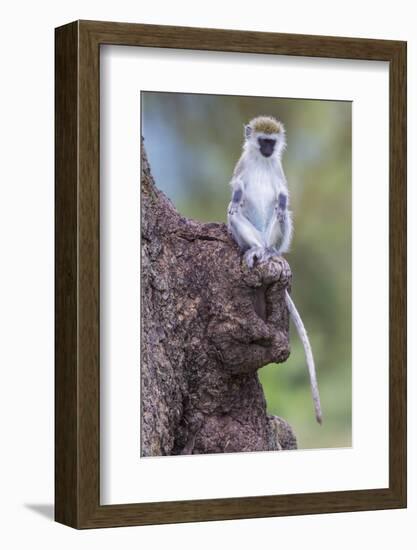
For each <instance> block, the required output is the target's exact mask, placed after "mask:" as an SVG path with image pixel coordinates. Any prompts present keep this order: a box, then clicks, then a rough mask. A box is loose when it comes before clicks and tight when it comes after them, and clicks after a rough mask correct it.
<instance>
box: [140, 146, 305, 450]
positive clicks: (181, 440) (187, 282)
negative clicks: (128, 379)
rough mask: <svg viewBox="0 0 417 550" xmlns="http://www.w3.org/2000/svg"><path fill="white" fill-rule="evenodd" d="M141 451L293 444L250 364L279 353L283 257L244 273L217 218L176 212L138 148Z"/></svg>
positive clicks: (282, 356)
mask: <svg viewBox="0 0 417 550" xmlns="http://www.w3.org/2000/svg"><path fill="white" fill-rule="evenodd" d="M141 183H142V194H141V199H142V203H141V205H142V206H141V209H142V216H141V217H142V219H141V230H142V243H141V246H142V273H141V283H142V299H141V316H142V334H141V407H142V425H141V453H142V456H157V455H175V454H200V453H226V452H227V453H229V452H238V451H271V450H280V449H293V448H296V439H295V436H294V434H293V431H292V429H291V427H290V426H289V425H288V424H287V423H286V422H285V421H284V420H282V419H281V418H279V417H273V416H269V415H267V413H266V403H265V398H264V394H263V390H262V386H261V384H260V382H259V380H258V376H257V370H258V369H259V368H261V367H262V366H264V365H266V364H268V363H271V362H275V363H280V362H283V361H285V360H286V359H287V357H288V355H289V340H288V339H289V334H288V323H289V319H288V311H287V308H286V305H285V300H284V289H285V288H286V287H287V286H288V284H289V282H290V278H291V274H290V270H289V267H288V264H287V263H286V261H285V260H284V259H283V258H277V259H274V260H270V261H269V262H268V263H264V264H261V265H259V266H256V267H255V268H253V269H252V270H249V269H248V268H247V266H246V264H245V263H244V262H243V261H242V254H241V252H240V250H239V248H238V246H237V245H236V244H235V243H234V241H233V240H232V238H231V237H230V236H229V234H228V231H227V227H226V226H225V224H221V223H200V222H197V221H194V220H189V219H186V218H184V217H182V216H181V215H180V214H179V213H178V212H177V211H176V209H175V208H174V206H173V205H172V203H171V202H170V201H169V200H168V199H167V197H166V196H165V195H164V194H163V193H162V192H161V191H159V190H158V189H157V188H156V187H155V183H154V181H153V178H152V175H151V172H150V167H149V164H148V161H147V158H146V153H145V150H144V147H143V146H142V174H141Z"/></svg>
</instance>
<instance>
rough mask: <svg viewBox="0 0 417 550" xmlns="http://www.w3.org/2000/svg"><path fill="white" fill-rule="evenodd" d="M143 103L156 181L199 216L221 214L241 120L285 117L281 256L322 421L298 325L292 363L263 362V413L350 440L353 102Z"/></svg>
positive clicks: (317, 434)
mask: <svg viewBox="0 0 417 550" xmlns="http://www.w3.org/2000/svg"><path fill="white" fill-rule="evenodd" d="M141 102H142V105H141V107H142V108H141V113H142V124H141V125H142V135H143V137H144V138H145V147H146V150H147V153H148V157H149V161H150V164H151V169H152V173H153V175H154V178H155V182H156V184H157V186H158V187H159V188H160V189H161V190H163V191H164V192H165V193H166V194H167V195H168V197H169V198H170V199H171V200H172V201H173V203H174V204H175V206H176V207H177V209H178V210H179V211H180V212H181V214H183V215H184V216H187V217H190V218H195V219H198V220H201V221H218V222H226V210H227V206H228V203H229V201H230V195H231V190H230V187H229V185H228V183H229V181H230V179H231V176H232V172H233V168H234V165H235V164H236V162H237V160H238V158H239V156H240V153H241V147H242V141H243V126H244V124H245V123H246V122H248V121H249V120H250V119H251V118H253V117H255V116H257V115H272V116H275V117H276V118H278V119H279V120H281V121H282V122H283V123H284V125H285V127H286V131H287V143H288V146H287V150H286V152H285V153H284V157H283V166H284V171H285V174H286V176H287V180H288V185H289V190H290V196H291V210H292V211H293V217H294V227H295V230H294V238H293V242H292V250H291V251H290V253H288V254H287V255H286V257H287V260H288V262H289V263H290V266H291V269H292V273H293V287H292V295H293V299H294V301H295V303H296V305H297V308H298V309H299V312H300V314H301V316H302V318H303V320H304V324H305V326H306V328H307V331H308V333H309V336H310V339H311V344H312V347H313V353H314V356H315V361H316V367H317V375H318V381H319V388H320V393H321V401H322V409H323V417H324V422H323V425H322V426H319V425H318V424H317V423H316V421H315V417H314V411H313V405H312V399H311V394H310V387H309V379H308V373H307V368H306V363H305V358H304V354H303V349H302V346H301V344H300V341H299V339H298V336H297V334H296V332H295V329H294V327H291V355H290V358H289V359H288V361H287V362H286V363H283V364H281V365H275V364H271V365H267V366H266V367H264V368H262V369H261V370H260V371H259V378H260V380H261V383H262V385H263V388H264V391H265V396H266V400H267V407H268V412H269V413H271V414H276V415H278V416H282V417H283V418H285V419H286V420H288V422H289V423H290V424H291V426H292V427H293V428H294V430H295V433H296V435H297V439H298V445H299V448H304V449H305V448H323V447H349V446H351V410H352V407H351V398H352V385H351V382H352V380H351V376H352V370H351V195H352V193H351V191H352V189H351V160H352V159H351V103H350V102H342V101H319V100H307V99H277V98H259V97H243V96H242V97H241V96H217V95H216V96H214V95H200V94H179V93H178V94H177V93H164V92H142V94H141Z"/></svg>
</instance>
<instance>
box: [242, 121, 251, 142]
mask: <svg viewBox="0 0 417 550" xmlns="http://www.w3.org/2000/svg"><path fill="white" fill-rule="evenodd" d="M251 133H252V128H251V127H250V124H245V130H244V136H245V139H249V138H250V136H251Z"/></svg>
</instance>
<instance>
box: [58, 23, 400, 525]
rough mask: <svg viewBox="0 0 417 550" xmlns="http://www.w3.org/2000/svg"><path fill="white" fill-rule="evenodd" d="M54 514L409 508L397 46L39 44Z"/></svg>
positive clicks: (296, 40) (156, 38) (185, 36)
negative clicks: (46, 145) (46, 66)
mask: <svg viewBox="0 0 417 550" xmlns="http://www.w3.org/2000/svg"><path fill="white" fill-rule="evenodd" d="M55 46H56V51H55V56H56V57H55V58H56V101H55V109H56V142H55V143H56V166H55V168H56V170H55V173H56V333H55V345H56V370H55V380H56V383H55V404H56V408H55V412H56V415H55V426H56V430H55V436H56V441H55V449H56V453H55V454H56V460H55V464H56V469H55V480H56V497H55V518H56V521H59V522H61V523H64V524H66V525H69V526H72V527H75V528H99V527H116V526H125V525H126V526H127V525H145V524H158V523H176V522H191V521H208V520H221V519H235V518H255V517H268V516H284V515H295V514H313V513H314V514H315V513H329V512H343V511H360V510H379V509H387V508H404V507H405V506H406V43H405V42H399V41H385V40H371V39H358V38H335V37H326V36H307V35H291V34H275V33H258V32H250V31H229V30H218V29H199V28H186V27H167V26H154V25H141V24H124V23H110V22H93V21H76V22H73V23H70V24H68V25H65V26H63V27H59V28H57V29H56V35H55Z"/></svg>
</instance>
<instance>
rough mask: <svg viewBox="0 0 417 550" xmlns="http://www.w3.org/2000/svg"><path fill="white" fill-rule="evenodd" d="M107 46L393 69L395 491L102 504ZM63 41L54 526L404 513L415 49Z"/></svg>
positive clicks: (271, 40)
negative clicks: (409, 106)
mask: <svg viewBox="0 0 417 550" xmlns="http://www.w3.org/2000/svg"><path fill="white" fill-rule="evenodd" d="M104 44H117V45H127V46H147V47H157V48H181V49H189V50H210V51H222V52H243V53H265V54H271V55H290V56H306V57H322V58H339V59H360V60H375V61H387V62H389V86H390V98H389V108H390V114H389V117H390V118H389V142H390V147H389V155H390V158H389V162H390V165H389V178H390V182H389V185H390V191H389V205H390V213H389V227H390V235H389V239H390V246H389V277H390V282H389V487H388V488H385V489H370V490H353V491H337V492H322V493H310V494H292V495H267V496H257V497H246V498H222V499H210V500H191V501H175V502H152V503H141V504H135V503H132V504H122V505H100V496H99V488H100V483H99V479H100V467H99V464H100V463H99V445H100V429H99V428H100V399H99V395H100V393H99V388H100V370H99V365H100V355H99V349H100V348H99V303H100V301H99V288H100V278H99V238H100V235H99V200H100V194H99V173H100V171H99V98H100V94H99V86H100V78H99V56H100V46H101V45H104ZM55 45H56V61H55V63H56V65H55V77H56V96H55V109H56V137H55V146H56V161H55V162H56V164H55V173H56V199H55V200H56V222H55V226H56V264H55V265H56V294H55V296H56V333H55V346H56V352H55V353H56V361H55V365H56V367H55V391H56V393H55V395H56V397H55V439H56V441H55V449H56V451H55V487H56V488H55V491H56V495H55V519H56V521H58V522H61V523H63V524H66V525H69V526H72V527H75V528H98V527H116V526H128V525H145V524H159V523H176V522H191V521H208V520H223V519H237V518H241V519H242V518H257V517H258V518H259V517H268V516H286V515H295V514H318V513H330V512H347V511H359V510H379V509H387V508H404V507H405V506H406V43H405V42H400V41H386V40H368V39H357V38H335V37H328V36H307V35H293V34H275V33H259V32H249V31H229V30H215V29H199V28H186V27H169V26H155V25H140V24H130V23H129V24H124V23H111V22H93V21H76V22H73V23H70V24H68V25H65V26H62V27H59V28H57V29H56V34H55ZM371 315H372V313H371Z"/></svg>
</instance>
